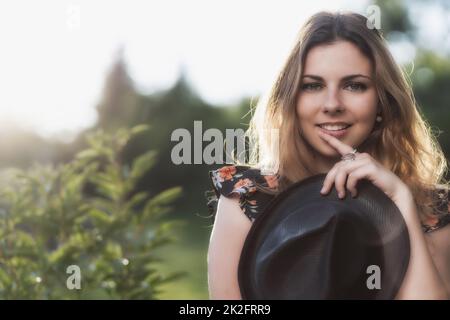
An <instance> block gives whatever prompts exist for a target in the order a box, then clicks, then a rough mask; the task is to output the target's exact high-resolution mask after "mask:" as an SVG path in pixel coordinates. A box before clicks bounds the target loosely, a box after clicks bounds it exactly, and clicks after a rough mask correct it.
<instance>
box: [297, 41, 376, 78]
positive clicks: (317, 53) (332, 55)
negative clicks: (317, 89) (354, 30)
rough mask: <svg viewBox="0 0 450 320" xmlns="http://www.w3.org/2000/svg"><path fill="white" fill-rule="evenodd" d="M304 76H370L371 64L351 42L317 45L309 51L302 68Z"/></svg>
mask: <svg viewBox="0 0 450 320" xmlns="http://www.w3.org/2000/svg"><path fill="white" fill-rule="evenodd" d="M303 73H304V74H314V75H318V76H321V77H323V78H333V77H341V76H345V75H349V74H356V73H361V74H364V75H371V73H372V63H371V61H370V60H369V59H368V58H367V57H366V56H365V55H364V54H363V53H362V52H361V51H360V49H359V48H358V47H357V46H356V45H354V44H353V43H351V42H348V41H343V40H341V41H337V42H333V43H331V44H325V45H319V46H315V47H313V48H312V49H311V50H309V52H308V54H307V56H306V60H305V66H304V71H303Z"/></svg>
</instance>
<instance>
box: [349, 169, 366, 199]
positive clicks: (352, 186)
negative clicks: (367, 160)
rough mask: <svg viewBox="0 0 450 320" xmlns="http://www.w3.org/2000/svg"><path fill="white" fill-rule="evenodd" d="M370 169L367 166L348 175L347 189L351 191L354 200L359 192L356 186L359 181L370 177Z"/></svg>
mask: <svg viewBox="0 0 450 320" xmlns="http://www.w3.org/2000/svg"><path fill="white" fill-rule="evenodd" d="M369 171H370V168H368V167H367V166H362V167H360V168H358V169H356V170H354V171H352V172H350V174H349V175H348V178H347V188H348V189H349V190H351V193H352V196H353V198H354V197H356V196H357V195H358V191H357V190H356V185H357V183H358V181H360V180H362V179H364V178H366V177H368V175H369Z"/></svg>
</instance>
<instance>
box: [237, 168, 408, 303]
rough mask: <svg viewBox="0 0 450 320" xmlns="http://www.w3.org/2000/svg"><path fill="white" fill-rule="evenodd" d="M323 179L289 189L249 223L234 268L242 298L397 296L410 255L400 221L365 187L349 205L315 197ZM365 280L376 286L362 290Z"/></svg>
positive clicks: (376, 193) (394, 209)
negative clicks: (251, 223) (374, 277)
mask: <svg viewBox="0 0 450 320" xmlns="http://www.w3.org/2000/svg"><path fill="white" fill-rule="evenodd" d="M325 176H326V175H325V174H320V175H316V176H312V177H309V178H307V179H305V180H302V181H300V182H297V183H295V184H293V185H291V186H290V187H289V188H288V189H287V190H285V191H283V192H281V193H280V194H279V195H277V196H276V197H275V198H274V199H273V200H272V201H271V203H270V204H269V205H268V206H267V208H266V209H265V210H264V212H262V214H261V216H260V217H258V219H256V221H255V222H254V223H253V225H252V227H251V229H250V231H249V233H248V235H247V238H246V241H245V243H244V247H243V249H242V253H241V257H240V261H239V268H238V279H239V286H240V290H241V295H242V298H243V299H286V300H291V299H393V298H394V297H395V296H396V294H397V292H398V290H399V288H400V286H401V284H402V281H403V277H404V275H405V273H406V269H407V267H408V263H409V255H410V244H409V235H408V231H407V227H406V224H405V221H404V219H403V216H402V214H401V213H400V211H399V209H398V208H397V206H396V205H395V204H394V202H392V200H391V199H390V198H389V197H387V196H386V195H385V194H384V192H383V191H381V190H380V189H379V188H377V187H375V186H374V185H373V184H372V183H370V182H369V181H368V180H361V181H359V182H358V196H357V197H356V198H352V197H351V196H350V195H349V192H347V193H346V194H347V195H346V197H345V198H344V199H339V198H338V196H337V193H336V190H335V189H334V188H333V189H332V191H330V193H329V194H328V195H325V196H324V195H321V194H320V190H321V188H322V185H323V181H324V178H325ZM377 272H378V275H377V274H375V273H377ZM372 274H373V275H374V276H378V277H379V279H380V281H379V285H380V286H376V285H375V287H373V286H371V285H368V282H370V281H369V278H370V277H371V276H372ZM370 280H374V279H370ZM374 283H376V280H375V282H374ZM372 284H373V283H372Z"/></svg>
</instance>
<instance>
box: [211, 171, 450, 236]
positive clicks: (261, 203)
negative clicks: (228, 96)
mask: <svg viewBox="0 0 450 320" xmlns="http://www.w3.org/2000/svg"><path fill="white" fill-rule="evenodd" d="M209 176H210V179H211V182H212V191H208V192H207V193H206V196H207V200H208V208H209V211H210V213H211V214H212V215H214V213H215V211H216V209H217V202H218V199H219V197H220V195H223V196H225V197H230V196H232V195H233V194H237V195H239V206H240V208H241V209H242V211H243V212H244V214H245V215H246V216H247V217H248V218H249V219H250V220H251V221H252V222H253V221H254V220H255V219H256V218H257V217H258V214H259V213H261V212H262V211H263V210H264V208H265V207H266V206H267V205H268V204H269V202H270V201H271V200H272V199H273V198H274V197H275V196H276V194H274V193H275V192H276V189H277V187H278V178H279V177H278V175H263V174H261V172H260V170H259V169H256V168H251V167H249V166H239V165H227V166H223V167H221V168H219V169H216V170H212V171H209ZM257 185H258V186H262V187H264V188H266V189H267V190H269V191H270V190H273V191H274V192H273V193H268V192H262V191H260V190H259V189H258V188H257ZM436 196H437V197H438V198H437V199H438V200H439V201H438V203H439V205H438V206H437V208H436V210H434V215H433V216H431V217H428V218H426V219H425V220H424V221H422V229H423V231H424V232H425V233H427V232H431V231H434V230H437V229H439V228H442V227H443V226H445V225H447V224H448V223H450V201H449V192H448V190H442V189H439V190H437V191H436ZM442 212H444V214H442Z"/></svg>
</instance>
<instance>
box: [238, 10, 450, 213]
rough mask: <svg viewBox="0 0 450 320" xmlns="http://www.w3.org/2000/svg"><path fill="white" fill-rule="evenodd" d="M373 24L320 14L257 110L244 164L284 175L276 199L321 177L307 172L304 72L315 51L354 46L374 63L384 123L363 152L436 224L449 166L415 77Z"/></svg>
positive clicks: (302, 34) (353, 16)
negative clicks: (300, 103)
mask: <svg viewBox="0 0 450 320" xmlns="http://www.w3.org/2000/svg"><path fill="white" fill-rule="evenodd" d="M369 25H370V21H368V19H367V18H366V17H364V16H363V15H360V14H357V13H352V12H350V13H347V12H340V13H331V12H319V13H317V14H315V15H313V16H312V17H311V18H310V19H309V20H308V21H307V22H306V23H305V25H304V26H303V27H302V28H301V30H300V32H299V34H298V37H297V40H296V42H295V45H294V47H293V49H292V50H291V52H290V54H289V56H288V58H287V60H286V61H285V63H284V65H283V67H282V68H281V70H280V72H279V74H278V76H277V78H276V80H275V81H274V83H273V85H272V87H271V89H270V90H269V91H268V92H267V93H266V94H264V95H263V96H262V97H261V98H260V99H259V100H258V103H257V104H256V107H253V106H252V110H251V112H252V118H251V120H250V123H249V127H248V130H247V131H246V137H247V139H249V141H250V145H251V146H252V148H251V150H250V155H249V159H248V161H247V162H246V163H242V162H241V163H239V164H246V165H250V166H253V167H256V168H260V169H264V171H266V172H269V173H270V172H272V174H277V175H278V176H279V185H278V189H277V190H276V191H275V192H280V191H282V190H283V189H285V188H286V187H288V186H289V185H290V184H292V183H294V182H297V181H300V180H302V179H304V178H306V177H308V176H311V175H314V174H317V172H314V170H313V169H312V168H310V167H308V165H307V164H308V163H309V162H308V160H309V158H308V157H310V154H311V153H310V151H309V150H308V149H307V146H305V144H304V142H303V141H302V140H303V139H302V138H301V137H300V132H301V128H300V127H299V122H298V117H297V113H296V103H297V99H298V94H299V91H300V90H299V89H300V88H301V79H302V72H303V68H304V64H305V61H306V56H307V54H308V52H309V50H311V48H313V47H315V46H318V45H322V44H329V43H332V42H334V41H338V40H344V41H349V42H351V43H353V44H354V45H356V46H357V47H358V48H359V49H360V50H361V52H362V53H363V54H364V55H365V56H366V57H367V58H369V59H370V61H371V63H372V66H373V72H374V78H375V83H376V85H375V86H376V90H377V95H378V100H379V101H378V103H379V107H380V110H381V116H382V122H381V123H376V125H375V127H374V130H373V131H372V133H371V134H370V136H369V137H368V138H367V140H366V141H365V142H364V143H363V144H362V145H360V146H359V148H358V149H359V151H360V152H367V153H369V154H370V155H371V156H372V157H374V158H375V159H376V160H377V161H379V162H380V163H381V164H382V165H384V166H385V167H386V168H387V169H389V170H391V171H392V172H393V173H395V174H396V175H397V176H398V177H399V178H400V179H401V180H402V181H403V182H404V183H405V184H406V185H408V187H409V188H410V190H411V192H412V193H413V195H414V199H415V202H416V204H417V206H418V209H419V212H420V213H421V215H422V216H421V218H426V217H430V216H431V213H432V211H430V209H431V208H435V207H436V206H435V205H436V201H438V199H437V198H436V197H435V192H434V191H433V190H436V187H438V188H444V189H446V190H448V188H447V187H448V182H447V181H444V177H445V174H446V172H447V170H448V169H447V161H446V158H445V156H444V154H443V152H442V150H441V148H440V146H439V144H438V143H437V141H436V139H435V137H434V134H433V132H432V130H431V127H430V126H429V125H428V124H427V122H426V121H425V120H424V118H423V117H422V115H421V111H420V109H419V106H418V105H417V103H416V101H415V98H414V95H413V92H412V88H411V85H410V83H409V80H408V78H407V77H406V76H405V74H404V72H403V71H402V70H401V68H400V67H399V66H398V65H397V63H396V62H395V61H394V59H393V57H392V55H391V54H390V52H389V50H388V48H387V44H386V41H385V40H384V38H383V36H382V34H381V33H380V32H379V31H378V30H377V29H376V28H369V27H368V26H369ZM274 133H275V134H274ZM259 189H261V190H263V191H266V192H271V190H268V189H265V188H263V187H260V188H259ZM272 192H273V190H272Z"/></svg>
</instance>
